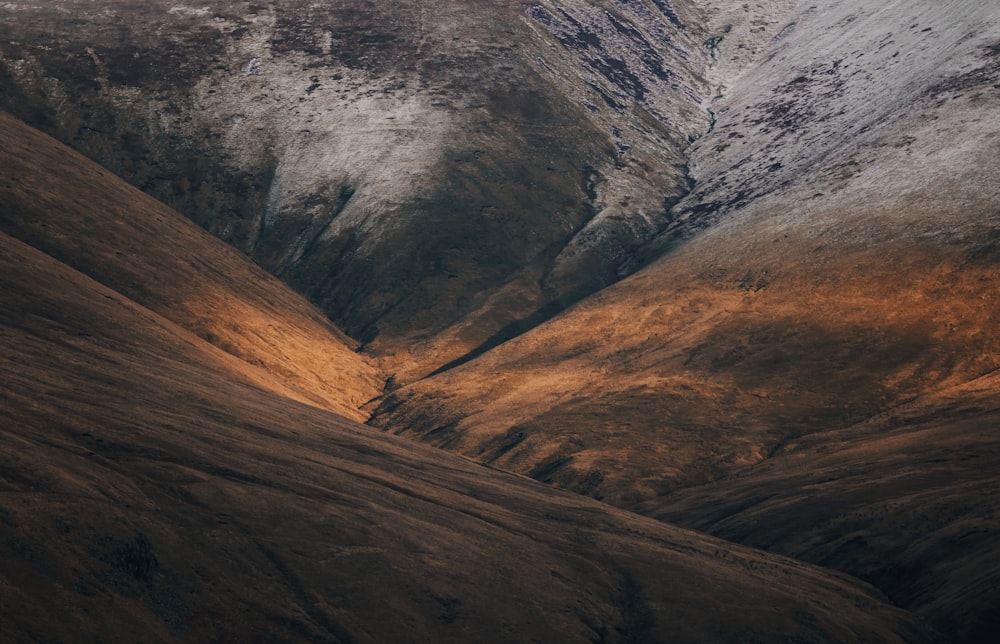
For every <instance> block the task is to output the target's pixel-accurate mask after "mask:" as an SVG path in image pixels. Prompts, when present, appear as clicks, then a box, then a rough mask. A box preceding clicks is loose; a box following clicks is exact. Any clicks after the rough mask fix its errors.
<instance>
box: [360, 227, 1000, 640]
mask: <svg viewBox="0 0 1000 644" xmlns="http://www.w3.org/2000/svg"><path fill="white" fill-rule="evenodd" d="M786 250H787V247H786ZM896 251H898V252H893V249H892V248H891V246H890V247H883V248H880V249H879V252H878V253H867V252H856V253H852V254H849V255H847V256H844V257H840V258H837V259H836V260H832V259H830V260H828V261H825V262H821V263H820V264H818V265H817V267H816V270H815V271H812V270H809V271H807V270H804V269H803V268H802V267H799V268H798V269H797V270H794V271H793V270H790V268H783V267H782V264H781V263H780V262H778V261H774V262H768V263H766V264H765V265H766V266H768V273H767V275H764V274H763V271H758V272H756V273H755V272H754V271H753V270H752V269H753V267H754V263H752V260H748V262H747V263H746V264H744V265H743V266H742V267H740V268H739V269H736V268H735V267H732V266H728V267H724V266H714V267H711V268H707V267H705V266H704V264H702V266H701V268H703V269H707V270H705V272H704V273H694V274H693V272H692V271H691V264H692V263H694V262H697V261H698V260H697V259H696V257H695V255H696V253H695V252H694V251H693V250H692V252H691V253H687V252H685V253H682V254H679V255H678V256H677V258H676V260H674V261H667V262H663V263H661V264H659V265H657V266H656V267H655V270H648V271H646V272H644V273H642V274H640V275H638V276H636V277H634V278H632V279H630V280H627V281H626V282H625V283H623V284H620V285H619V286H618V287H615V288H614V289H610V290H609V291H607V292H605V293H603V294H601V295H600V296H598V297H595V298H591V299H590V300H589V301H587V302H586V303H584V305H582V306H579V307H577V308H575V309H574V310H572V311H571V312H570V313H569V314H567V315H565V316H563V317H561V318H559V319H557V320H554V321H553V322H551V323H549V324H547V325H545V326H544V327H542V328H539V329H537V330H536V331H535V332H532V333H530V334H528V335H526V336H524V337H522V338H519V339H518V340H516V341H514V342H512V343H510V344H509V345H508V346H505V347H502V348H500V349H497V350H495V351H493V352H491V353H489V354H486V355H485V356H483V357H482V358H480V359H479V360H477V361H475V362H473V363H470V364H468V365H465V366H463V367H460V368H458V369H455V370H453V371H451V372H446V373H444V374H441V375H439V376H437V377H435V378H432V379H428V380H425V381H422V382H419V383H416V384H414V385H412V386H410V387H406V388H403V389H401V390H399V391H398V392H395V393H393V394H391V395H390V396H388V397H387V398H386V399H385V401H383V404H382V407H381V409H380V412H379V413H378V414H377V416H376V418H377V420H378V421H379V422H381V423H383V424H384V426H385V427H386V428H388V429H390V430H393V431H396V432H399V433H404V434H408V435H412V436H417V437H420V438H421V439H422V440H425V441H427V442H429V443H431V444H435V445H439V446H443V447H446V448H448V449H450V450H454V451H458V452H460V453H464V454H466V455H469V456H472V457H475V458H477V459H480V460H483V461H485V462H489V463H492V464H494V465H496V466H498V467H503V468H506V469H511V470H514V471H519V472H521V473H524V474H528V475H531V476H533V477H535V478H537V479H539V480H543V481H546V482H551V483H553V484H555V485H558V486H560V487H564V488H567V489H572V490H575V491H578V492H582V493H585V494H590V495H593V496H596V497H599V498H604V499H605V500H606V501H609V502H611V503H613V504H616V505H620V506H623V507H629V508H634V509H639V510H641V511H642V512H644V513H648V514H651V515H653V516H658V517H663V518H666V519H668V520H670V521H672V522H677V523H680V524H682V525H690V526H697V527H700V528H705V529H710V530H711V531H712V532H713V533H716V534H720V535H724V536H726V537H729V538H733V539H737V540H740V541H746V542H747V543H753V544H755V545H760V546H768V547H773V548H775V549H776V550H777V551H780V552H783V553H786V554H791V555H798V556H804V557H807V558H808V560H810V561H813V562H815V563H822V564H825V565H831V566H834V567H837V568H838V569H841V570H846V571H851V572H854V573H856V574H861V575H863V576H864V577H865V578H866V579H869V580H870V581H872V582H875V583H878V584H879V585H880V587H881V588H883V589H884V590H886V591H887V592H889V593H890V594H891V596H893V598H894V599H896V600H898V601H899V602H900V603H901V605H903V606H907V607H911V608H915V609H919V610H920V611H921V613H922V614H924V615H926V616H928V617H929V618H930V619H932V620H934V623H935V624H936V625H938V626H940V627H941V628H942V629H944V630H945V631H947V632H949V633H951V634H956V635H959V636H961V635H962V634H966V633H969V632H970V631H974V630H975V629H977V628H980V627H982V628H985V624H984V622H983V620H988V619H990V614H991V612H992V608H991V606H993V605H995V604H996V601H997V600H998V597H997V590H996V585H995V583H993V582H987V584H986V586H985V587H983V586H982V580H981V579H979V578H978V577H977V576H978V575H982V579H985V580H989V579H994V580H995V578H996V577H995V576H996V575H997V574H998V572H1000V562H998V561H997V560H996V559H995V552H996V540H995V538H994V537H992V536H988V537H985V538H984V537H978V538H975V539H971V540H956V539H955V537H956V535H958V536H960V534H961V533H962V531H963V528H964V527H965V526H974V528H975V530H980V529H982V530H986V531H987V533H988V534H989V535H995V534H998V533H1000V532H998V531H1000V522H998V519H997V516H998V515H996V514H995V513H994V510H993V509H994V508H995V506H996V501H995V498H996V496H995V492H996V489H995V488H996V481H997V480H998V478H1000V451H998V450H997V445H996V438H997V432H996V424H995V421H996V416H995V413H993V412H991V411H990V410H994V409H995V408H996V405H997V404H998V401H1000V389H998V387H997V382H996V380H995V379H993V380H979V383H980V386H981V388H982V390H981V391H978V392H977V393H976V396H975V397H968V398H966V397H964V395H963V394H962V391H963V390H962V389H953V388H954V387H960V386H962V385H963V383H968V382H973V381H976V380H977V379H978V378H980V377H982V376H983V375H985V374H988V373H991V372H992V371H993V370H995V369H996V368H997V367H998V365H1000V360H998V356H1000V328H998V320H997V308H996V292H997V291H996V286H997V274H998V267H997V265H996V264H995V263H994V262H993V261H991V260H988V259H976V260H972V259H969V258H968V257H967V256H964V255H963V253H961V252H959V251H957V250H953V251H947V250H945V251H940V252H935V253H931V252H923V253H921V252H919V249H913V248H909V249H896ZM800 252H801V251H800ZM753 257H755V258H760V257H763V255H761V254H755V255H753ZM791 257H792V258H794V257H796V255H791ZM786 261H791V260H786ZM786 266H787V264H786ZM675 284H679V285H677V286H675ZM758 288H759V290H757V289H758ZM941 391H954V392H956V393H954V394H953V396H954V399H953V398H947V397H943V396H940V395H939V392H941ZM914 398H921V399H923V400H925V401H926V402H925V404H924V407H923V417H922V419H921V425H920V426H921V428H923V429H924V430H926V431H924V432H920V433H918V432H915V431H914V428H912V427H909V426H905V425H903V426H901V425H900V424H899V423H898V422H896V421H892V420H891V418H892V417H891V411H892V410H893V409H895V408H897V407H899V406H900V405H905V404H907V403H908V402H909V401H911V400H913V399H914ZM869 419H872V420H869ZM858 423H862V424H861V425H859V427H860V428H861V429H857V430H853V433H850V434H849V435H850V436H851V437H852V438H851V439H850V440H846V439H845V438H844V437H843V436H844V434H843V431H846V430H847V428H851V427H853V426H855V425H858ZM790 446H794V451H793V452H791V455H789V454H786V452H787V451H788V450H790V449H791V448H790ZM842 450H845V451H843V453H841V451H842ZM831 454H836V457H835V458H834V457H831V456H830V455H831ZM970 455H971V456H973V457H974V459H973V460H969V457H970ZM827 458H834V461H833V463H834V465H830V464H829V463H828V462H827V461H826V460H825V459H827ZM928 461H930V463H929V464H928V463H927V462H928ZM831 469H839V471H838V472H836V473H834V474H830V475H829V476H827V474H826V473H828V472H829V471H830V470H831ZM806 473H808V475H806ZM817 473H819V474H817ZM844 473H849V474H850V477H845V475H844ZM830 477H833V478H834V480H833V481H832V482H827V483H825V484H824V486H825V487H824V488H823V490H824V494H817V492H816V490H815V488H813V487H811V485H813V484H816V483H817V482H822V481H825V480H826V479H827V478H830ZM901 477H902V478H901ZM706 483H707V484H709V486H708V487H707V488H705V490H707V491H702V489H701V488H699V487H697V486H699V485H702V484H706ZM769 497H774V498H775V499H776V501H775V502H774V505H767V504H765V505H763V506H762V507H763V508H765V509H764V510H761V512H760V513H757V512H756V511H754V510H750V511H746V512H745V511H744V507H743V503H746V504H748V505H749V504H753V503H756V502H757V501H759V500H760V499H766V498H769ZM831 499H836V500H837V502H832V501H831ZM930 499H933V500H934V501H933V503H929V500H930ZM883 506H884V507H887V508H889V510H887V511H885V512H884V513H882V514H874V513H872V512H871V509H872V508H880V507H883ZM789 507H791V508H792V510H791V511H785V510H786V509H788V508H789ZM731 515H732V516H731ZM775 534H777V535H780V536H774V535H775ZM977 534H978V533H977ZM852 539H856V540H857V541H855V545H857V544H861V546H862V547H858V548H856V549H854V550H851V549H847V550H844V551H842V552H840V553H838V555H837V556H832V555H830V553H831V551H832V550H834V549H836V548H837V547H839V546H840V545H841V544H843V543H845V542H850V541H851V540H852ZM915 542H922V543H923V545H922V546H921V547H920V548H919V549H916V550H911V549H910V548H911V545H912V544H913V543H915ZM901 568H905V569H906V572H905V574H900V575H899V576H898V577H896V576H894V575H897V573H896V572H894V571H897V570H900V569H901ZM990 584H992V585H990ZM962 614H965V615H966V616H967V617H968V620H967V621H962V620H957V621H956V620H955V619H953V618H952V616H953V615H962ZM973 641H974V640H973Z"/></svg>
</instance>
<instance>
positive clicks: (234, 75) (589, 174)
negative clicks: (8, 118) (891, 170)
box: [0, 0, 778, 380]
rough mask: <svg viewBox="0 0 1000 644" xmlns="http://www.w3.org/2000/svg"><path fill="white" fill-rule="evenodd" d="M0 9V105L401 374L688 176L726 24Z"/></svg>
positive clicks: (608, 275) (595, 249) (411, 1)
mask: <svg viewBox="0 0 1000 644" xmlns="http://www.w3.org/2000/svg"><path fill="white" fill-rule="evenodd" d="M747 6H749V5H747ZM0 11H2V12H3V16H2V17H3V19H2V20H0V25H2V26H0V42H3V45H2V46H0V74H2V77H0V87H2V88H3V90H2V94H0V106H2V107H4V108H6V109H8V110H10V111H11V112H13V113H14V114H15V115H18V116H20V117H22V118H24V119H25V120H27V121H28V122H29V123H31V124H33V125H36V126H38V127H40V128H42V129H43V130H45V131H47V132H49V133H51V134H53V135H55V136H57V137H58V138H60V139H61V140H63V141H65V142H67V143H69V144H71V145H72V146H73V147H75V148H76V149H78V150H81V151H83V152H85V153H86V154H88V155H89V156H91V157H92V158H95V159H97V160H98V161H100V162H101V163H102V164H103V165H105V166H106V167H108V168H110V169H111V170H113V171H114V172H115V173H117V174H120V175H121V176H123V177H126V178H127V179H128V180H129V181H131V182H132V183H133V184H134V185H136V186H139V187H140V188H142V189H143V190H144V191H146V192H148V193H150V194H152V195H153V196H155V197H157V198H159V199H161V200H163V201H164V202H166V203H167V204H169V205H171V206H173V207H175V208H176V209H178V210H179V211H181V212H182V213H185V214H187V215H188V216H189V217H191V218H192V219H193V220H195V221H196V222H198V223H199V224H201V225H202V226H203V227H205V228H206V229H208V230H210V231H212V232H213V233H215V234H216V235H217V236H219V237H221V238H222V239H224V240H226V241H228V242H229V243H231V244H233V245H234V246H236V247H237V248H239V249H241V250H243V251H244V252H246V253H247V254H249V255H250V256H251V257H252V258H254V260H255V261H257V262H258V263H259V264H260V265H261V266H263V267H264V268H265V269H267V270H268V271H270V272H272V273H273V274H275V275H277V276H278V277H280V278H281V279H283V280H284V281H286V282H287V283H288V284H290V285H292V286H293V287H294V288H296V289H297V290H299V292H301V293H303V294H305V295H306V296H307V297H308V298H309V299H310V300H311V301H312V302H314V303H316V304H317V305H318V306H319V307H320V308H321V309H322V310H323V311H324V312H326V313H327V314H328V315H329V316H330V317H331V318H332V319H333V320H334V321H335V322H337V323H339V324H340V325H341V326H342V327H343V328H344V329H345V330H346V331H347V332H348V333H350V334H351V335H353V336H354V337H358V338H360V339H362V340H363V341H365V342H370V341H373V340H376V339H377V343H376V346H377V347H378V351H379V352H380V353H382V354H389V353H392V352H397V351H404V350H405V352H406V353H413V352H416V353H418V354H419V359H420V360H421V361H422V366H417V365H412V364H408V363H406V362H405V361H403V360H400V365H399V369H398V371H399V374H398V377H399V379H400V380H405V379H408V375H407V374H408V368H411V369H416V371H417V372H416V373H414V374H413V375H423V374H424V373H426V372H427V371H428V370H430V369H431V368H433V367H436V366H441V365H442V364H444V363H445V362H448V361H449V360H450V359H455V358H461V357H462V356H463V355H464V354H466V353H467V352H469V351H472V350H474V349H476V348H477V347H480V348H482V349H485V348H488V346H489V345H491V344H496V343H497V342H498V341H499V340H500V339H503V338H504V337H506V336H509V335H511V334H512V333H516V331H517V330H518V325H520V327H523V328H529V327H530V326H532V325H533V324H535V323H537V321H539V320H542V319H545V318H546V317H549V316H551V315H552V314H553V313H555V312H556V311H558V310H559V309H561V308H563V307H564V306H566V305H568V304H570V303H572V302H574V301H576V300H578V299H579V298H580V297H582V296H583V295H586V294H587V293H590V292H592V291H594V290H596V289H599V288H601V287H603V286H606V285H607V284H609V283H612V282H614V281H616V280H617V279H618V278H619V277H620V275H621V274H622V271H628V270H630V269H631V268H630V267H632V266H633V265H634V261H633V259H634V255H635V253H636V251H637V250H638V248H639V247H640V246H641V245H642V244H643V243H644V242H646V241H647V240H649V239H650V238H651V237H653V236H654V235H655V234H656V233H658V232H659V231H660V230H662V229H663V228H664V226H666V224H667V223H668V221H669V216H668V214H667V210H668V208H669V207H670V205H671V204H673V203H674V202H675V201H676V200H677V199H678V198H680V197H681V196H683V195H684V194H686V192H687V191H688V189H689V180H690V179H689V177H688V175H687V168H686V158H685V156H684V151H685V149H686V148H687V146H688V145H689V143H690V141H692V140H694V139H695V138H697V137H698V136H700V135H701V134H703V133H704V132H705V131H706V130H707V129H708V128H709V127H710V116H709V113H708V111H706V110H705V109H704V107H703V104H704V103H705V101H707V100H708V99H710V98H711V96H712V95H713V93H714V91H715V89H714V87H713V86H712V83H710V82H709V81H707V80H706V74H707V73H708V70H709V68H710V67H711V66H712V65H713V64H714V62H715V60H714V59H715V58H717V57H718V52H717V49H716V45H717V43H718V39H719V38H720V37H721V36H715V35H714V34H713V33H710V32H709V29H710V26H709V25H710V22H709V21H707V20H706V19H705V17H704V15H703V14H704V11H703V8H702V7H700V6H698V5H697V3H691V2H688V1H686V0H685V1H674V2H668V1H667V0H659V1H657V2H643V1H639V0H616V1H614V2H612V1H607V2H582V1H579V0H574V1H572V2H560V3H555V2H538V3H521V2H501V3H482V2H473V1H471V0H466V1H463V2H452V3H448V4H447V5H446V6H440V7H439V6H437V5H434V6H429V5H428V4H427V3H426V2H424V1H422V0H405V1H402V2H394V3H392V4H391V5H385V4H384V3H376V2H369V3H359V2H356V1H355V0H350V1H346V0H345V1H339V2H324V3H307V2H304V1H290V2H283V3H278V4H271V5H263V4H260V3H253V2H224V3H215V4H214V5H211V6H202V3H195V2H176V1H174V0H170V1H169V2H168V1H166V0H157V1H154V2H137V1H135V2H113V3H111V2H108V3H93V2H83V1H75V0H66V1H60V2H51V3H44V4H39V5H29V4H9V5H7V6H5V7H3V8H0ZM67 16H74V17H73V18H67ZM737 18H739V17H738V16H737ZM762 24H764V23H762ZM766 24H767V25H768V28H770V29H772V30H775V29H776V28H777V26H778V23H777V22H775V21H773V20H772V21H771V22H766ZM727 26H728V27H729V29H730V31H732V24H730V23H727ZM717 28H718V29H719V30H722V29H723V27H722V26H721V25H720V26H718V27H717ZM737 31H739V30H737ZM744 31H745V30H744ZM760 31H761V32H762V34H761V35H760V38H763V37H764V36H765V35H767V34H766V33H763V32H765V31H766V28H764V27H761V28H760ZM720 33H721V31H720ZM734 37H735V36H734ZM744 40H747V39H744ZM54 41H55V42H59V43H61V44H60V45H59V46H58V47H53V46H52V42H54ZM747 42H749V40H747ZM706 43H716V44H712V46H711V47H708V46H706ZM403 340H406V341H407V344H406V345H405V346H404V345H402V344H401V342H402V341H403ZM415 340H420V341H423V344H421V343H419V342H415ZM484 344H485V345H486V346H483V345H484Z"/></svg>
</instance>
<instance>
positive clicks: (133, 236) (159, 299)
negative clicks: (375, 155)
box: [0, 113, 382, 419]
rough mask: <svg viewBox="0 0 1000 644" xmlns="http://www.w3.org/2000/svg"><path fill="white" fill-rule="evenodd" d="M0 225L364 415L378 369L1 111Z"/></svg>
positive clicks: (191, 235)
mask: <svg viewBox="0 0 1000 644" xmlns="http://www.w3.org/2000/svg"><path fill="white" fill-rule="evenodd" d="M0 230H3V231H4V232H7V233H8V234H10V235H12V236H14V237H16V238H19V239H21V240H22V241H25V242H27V243H29V244H31V245H33V246H35V247H37V248H39V249H41V250H43V251H44V252H46V253H48V254H50V255H52V256H53V257H55V258H57V259H59V260H60V261H62V262H65V263H66V264H68V265H70V266H72V267H74V268H76V269H77V270H79V271H81V272H82V273H84V274H86V275H88V276H90V277H92V278H93V279H95V280H97V281H98V282H101V283H102V284H104V285H106V286H108V287H109V288H112V289H115V290H117V291H119V292H121V293H123V294H125V295H127V296H128V297H130V298H132V299H134V300H135V301H137V302H139V303H140V304H142V305H143V306H146V307H148V308H149V309H151V310H153V311H155V312H157V313H159V314H160V315H163V316H164V317H165V318H167V319H169V320H171V321H172V322H175V323H177V324H178V325H180V326H182V327H184V328H186V329H188V330H190V331H193V332H194V333H196V334H198V335H199V336H201V337H202V338H204V339H206V340H208V341H209V342H211V343H212V344H215V345H216V346H218V347H220V348H222V349H223V350H225V351H227V352H229V353H231V354H233V355H235V356H237V357H239V358H241V359H242V360H244V361H246V362H247V363H248V364H250V365H254V366H257V367H262V368H263V369H265V370H266V371H267V372H269V373H270V376H271V377H272V378H273V379H274V380H275V382H277V383H280V384H281V386H282V387H283V389H282V391H283V393H287V392H293V393H291V394H290V395H292V396H294V397H296V398H297V399H299V400H303V401H307V402H310V403H312V404H316V405H320V406H323V407H326V408H328V409H332V410H334V411H337V412H338V413H342V414H344V415H346V416H348V417H350V418H355V419H361V418H363V417H364V414H363V413H362V412H360V411H359V410H358V408H359V407H360V406H361V405H362V404H364V402H365V401H367V400H369V399H370V398H371V397H373V396H374V395H376V394H377V392H378V391H379V388H380V387H381V384H382V383H381V380H380V378H379V376H378V374H377V372H376V370H375V369H374V368H373V367H371V366H370V365H368V364H367V363H366V362H365V361H364V360H363V359H362V358H361V357H359V356H358V355H357V354H356V353H355V352H354V351H353V349H354V347H355V346H356V343H355V342H354V341H352V340H351V339H349V338H347V337H346V336H345V335H344V334H343V333H341V332H340V331H339V330H337V329H336V328H334V326H333V325H332V324H331V323H330V322H329V321H328V320H326V318H325V317H324V316H323V315H322V314H321V313H319V311H317V310H316V309H315V308H314V307H312V306H311V305H309V304H308V303H307V302H306V301H305V300H304V299H303V298H302V297H301V296H298V295H296V294H295V293H293V292H292V291H291V290H290V289H289V288H288V287H286V286H285V285H284V284H282V283H280V282H279V281H278V280H276V279H274V278H273V277H271V276H270V275H268V274H266V273H264V271H262V270H260V269H259V268H258V267H256V266H254V265H253V264H252V263H251V262H250V261H249V260H247V259H246V258H245V257H243V256H242V255H240V254H239V253H238V252H236V251H234V250H233V249H231V248H230V247H228V246H226V245H225V244H223V243H222V242H220V241H218V240H216V239H214V238H213V237H211V236H210V235H208V234H207V233H205V232H204V231H203V230H201V229H199V228H198V227H197V226H195V225H194V224H192V223H191V222H189V221H188V220H186V219H184V218H183V217H181V216H180V215H178V214H177V213H176V212H174V211H172V210H170V209H169V208H167V207H166V206H164V205H162V204H161V203H159V202H157V201H155V200H154V199H152V198H150V197H148V196H147V195H145V194H143V193H141V192H139V191H138V190H136V189H135V188H132V187H131V186H129V185H128V184H126V183H125V182H124V181H122V180H120V179H118V178H117V177H114V176H113V175H111V174H110V173H109V172H107V171H106V170H104V169H102V168H100V167H99V166H97V165H96V164H94V163H93V162H90V161H88V160H86V159H85V158H83V157H82V156H80V155H79V154H76V153H74V152H72V151H70V150H68V149H67V148H65V147H64V146H62V145H61V144H59V143H57V142H56V141H55V140H53V139H51V138H49V137H47V136H45V135H43V134H41V133H39V132H37V131H35V130H32V129H31V128H29V127H27V126H26V125H24V124H23V123H21V122H19V121H17V120H16V119H14V118H12V117H10V116H9V115H6V114H2V113H0Z"/></svg>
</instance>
